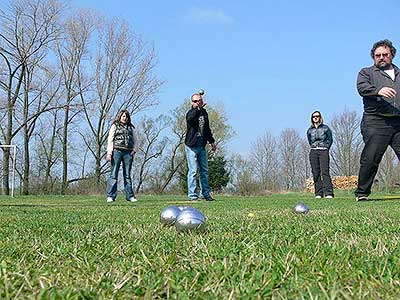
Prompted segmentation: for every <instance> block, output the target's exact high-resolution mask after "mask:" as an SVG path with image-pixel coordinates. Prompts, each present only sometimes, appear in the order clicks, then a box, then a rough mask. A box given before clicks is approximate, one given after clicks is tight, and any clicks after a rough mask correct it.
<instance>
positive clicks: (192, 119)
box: [185, 107, 215, 147]
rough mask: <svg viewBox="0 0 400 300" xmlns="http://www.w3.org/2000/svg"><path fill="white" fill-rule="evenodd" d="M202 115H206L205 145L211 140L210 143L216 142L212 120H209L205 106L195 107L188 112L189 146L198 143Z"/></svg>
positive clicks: (187, 140)
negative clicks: (211, 124) (212, 130)
mask: <svg viewBox="0 0 400 300" xmlns="http://www.w3.org/2000/svg"><path fill="white" fill-rule="evenodd" d="M200 116H203V117H204V128H203V146H205V145H206V144H207V142H209V143H210V144H212V143H214V142H215V140H214V137H213V135H212V133H211V129H210V122H209V120H208V113H207V111H206V110H205V109H204V108H201V109H197V108H193V107H192V109H190V110H189V111H188V112H187V113H186V126H187V131H186V138H185V145H186V146H189V147H194V146H195V145H196V143H197V137H198V132H199V118H200Z"/></svg>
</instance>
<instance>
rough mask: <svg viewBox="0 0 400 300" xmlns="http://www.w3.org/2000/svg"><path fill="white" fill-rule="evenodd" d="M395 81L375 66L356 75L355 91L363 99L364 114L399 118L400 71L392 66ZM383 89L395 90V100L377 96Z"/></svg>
mask: <svg viewBox="0 0 400 300" xmlns="http://www.w3.org/2000/svg"><path fill="white" fill-rule="evenodd" d="M393 67H394V73H395V80H394V81H393V80H392V78H390V76H389V75H388V74H386V73H385V71H383V70H380V69H379V68H377V67H376V66H371V67H368V68H363V69H361V71H360V72H359V73H358V77H357V90H358V93H359V94H360V95H361V97H363V103H364V112H365V113H366V114H374V115H382V116H400V70H399V68H398V67H397V66H395V65H393ZM383 87H390V88H393V89H395V90H396V92H397V95H396V97H395V98H386V97H383V96H379V95H378V92H379V90H380V89H381V88H383Z"/></svg>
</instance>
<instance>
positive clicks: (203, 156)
mask: <svg viewBox="0 0 400 300" xmlns="http://www.w3.org/2000/svg"><path fill="white" fill-rule="evenodd" d="M185 148H186V159H187V162H188V167H189V170H188V174H187V183H188V197H189V199H190V200H194V199H197V198H198V197H199V196H198V195H197V193H196V187H197V184H196V182H197V178H196V174H197V168H198V169H199V173H200V189H201V191H200V192H201V194H202V195H203V196H204V197H205V198H208V197H210V193H211V188H210V185H209V183H208V159H207V151H206V148H205V147H188V146H185Z"/></svg>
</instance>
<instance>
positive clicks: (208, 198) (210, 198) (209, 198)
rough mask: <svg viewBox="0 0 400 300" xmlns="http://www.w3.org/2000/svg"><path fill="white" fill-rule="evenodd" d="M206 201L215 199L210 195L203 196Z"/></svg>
mask: <svg viewBox="0 0 400 300" xmlns="http://www.w3.org/2000/svg"><path fill="white" fill-rule="evenodd" d="M205 199H206V201H215V199H214V198H213V197H211V196H208V197H205Z"/></svg>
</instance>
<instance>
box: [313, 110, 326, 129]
mask: <svg viewBox="0 0 400 300" xmlns="http://www.w3.org/2000/svg"><path fill="white" fill-rule="evenodd" d="M316 113H318V114H319V123H318V126H319V125H322V124H324V119H323V118H322V114H321V112H320V111H319V110H316V111H314V112H313V113H312V114H311V127H315V125H314V122H313V117H312V116H313V114H316Z"/></svg>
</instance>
